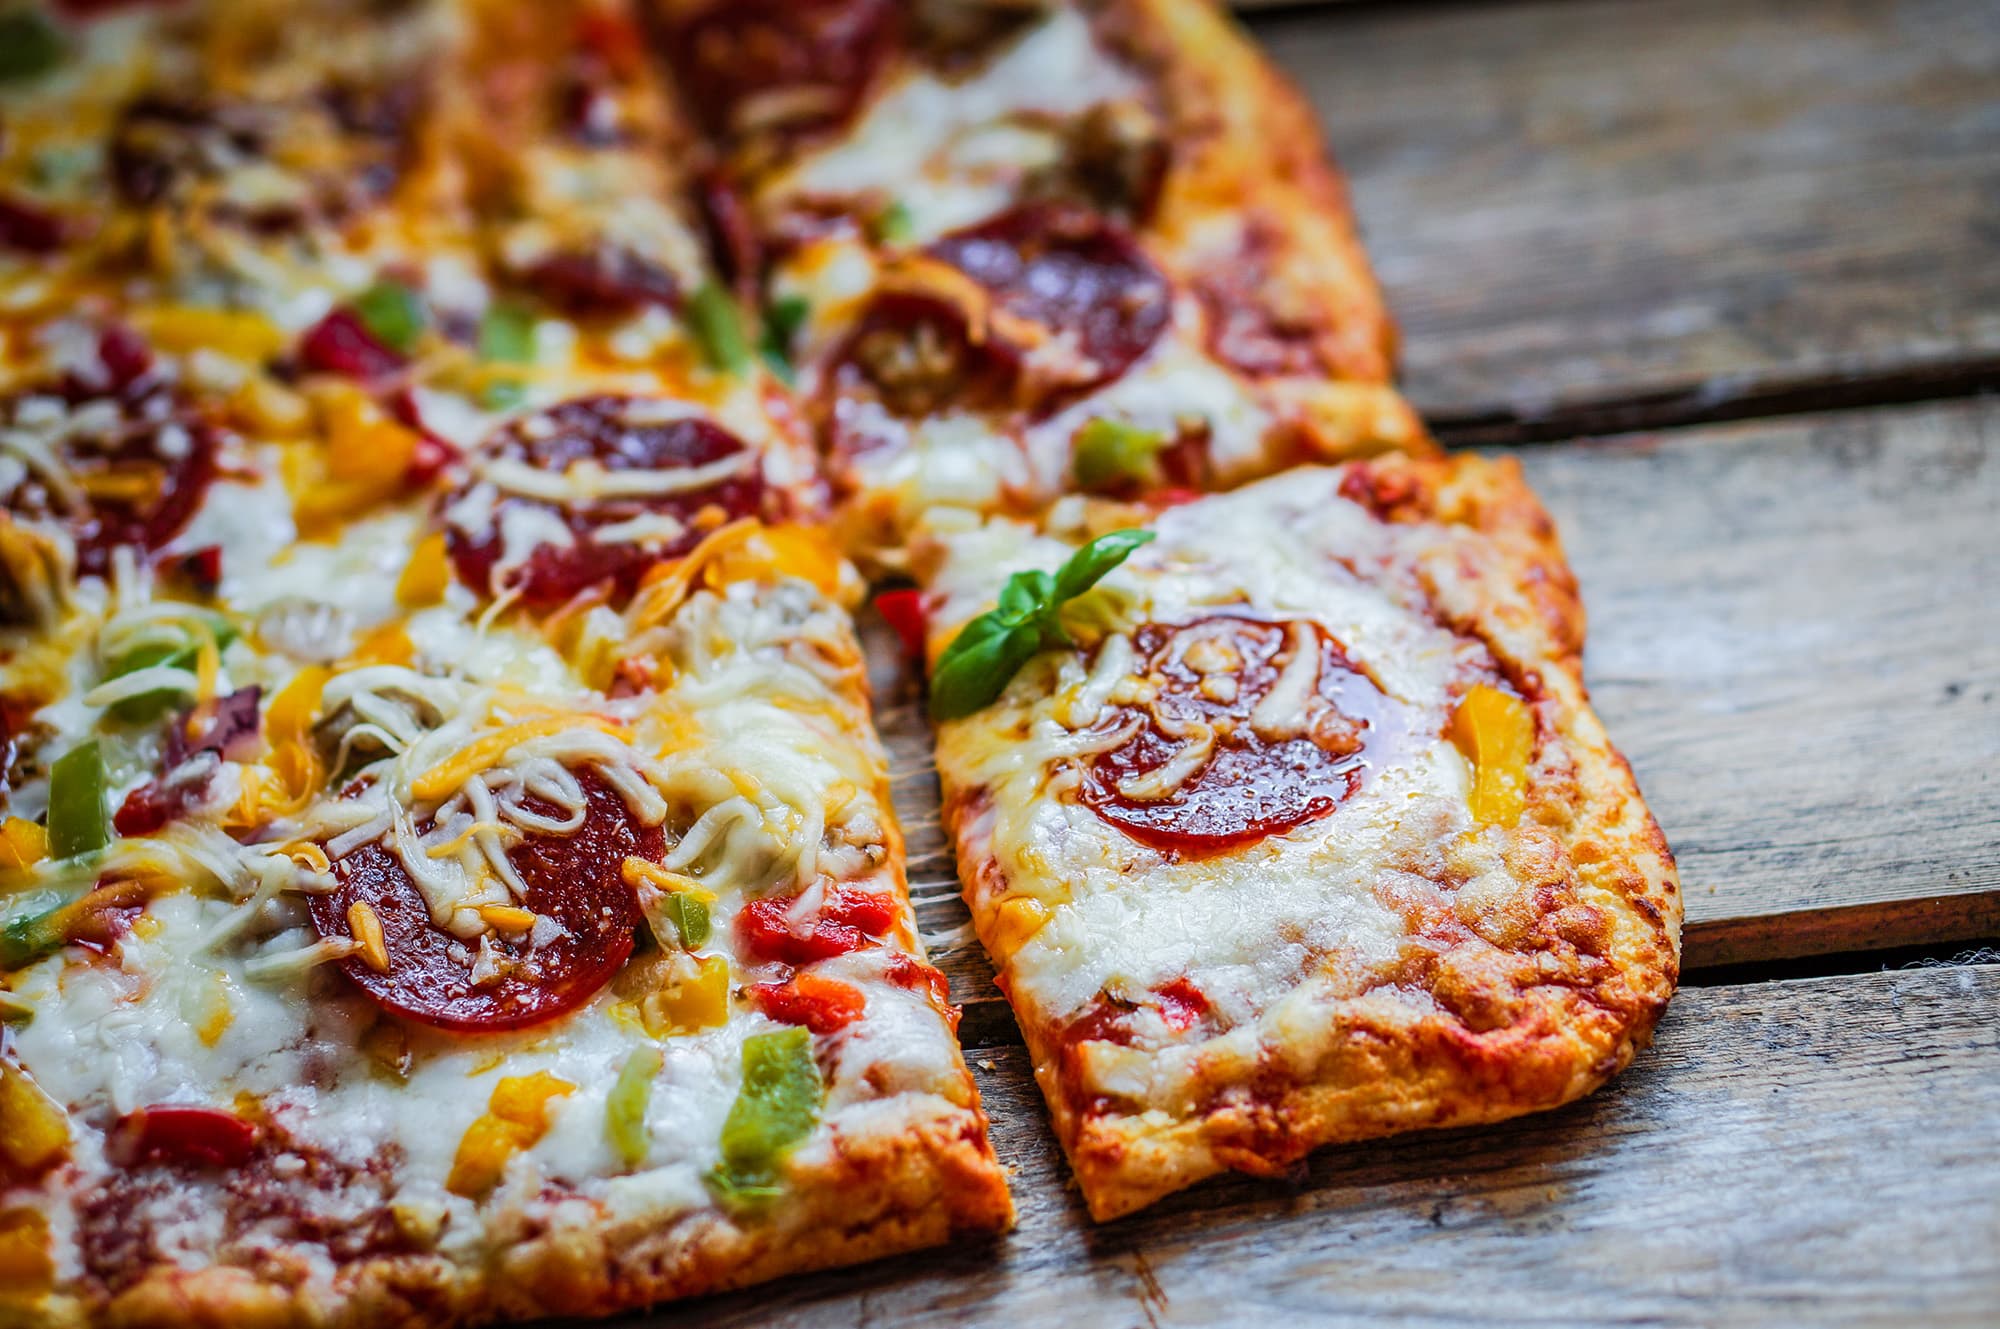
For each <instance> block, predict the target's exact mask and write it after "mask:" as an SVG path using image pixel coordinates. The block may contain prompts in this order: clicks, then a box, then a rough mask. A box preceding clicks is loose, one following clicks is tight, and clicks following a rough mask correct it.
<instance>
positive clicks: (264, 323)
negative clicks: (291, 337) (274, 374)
mask: <svg viewBox="0 0 2000 1329" xmlns="http://www.w3.org/2000/svg"><path fill="white" fill-rule="evenodd" d="M133 322H134V323H136V324H138V327H139V331H141V332H143V333H145V334H146V340H147V341H150V342H151V343H153V345H155V346H157V347H159V348H160V349H161V350H163V351H170V352H172V353H174V354H176V355H186V354H188V353H190V352H192V351H215V352H217V353H219V354H222V355H226V356H228V357H229V358H231V359H232V360H247V361H250V362H252V363H262V362H263V361H266V360H269V359H271V358H272V357H274V356H276V355H277V354H278V352H280V351H282V350H284V349H285V334H284V330H283V329H281V328H279V327H278V325H277V324H275V323H273V322H271V320H269V319H267V318H265V317H264V316H263V315H262V314H253V313H249V312H247V311H245V310H239V309H203V308H200V307H199V306H195V305H160V306H156V307H155V308H152V309H146V310H141V311H139V312H138V313H137V314H136V315H134V317H133Z"/></svg>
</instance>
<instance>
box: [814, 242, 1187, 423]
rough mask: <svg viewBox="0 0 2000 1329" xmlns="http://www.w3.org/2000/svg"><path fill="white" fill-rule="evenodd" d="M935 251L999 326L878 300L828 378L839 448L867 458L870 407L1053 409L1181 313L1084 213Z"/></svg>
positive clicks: (910, 296)
mask: <svg viewBox="0 0 2000 1329" xmlns="http://www.w3.org/2000/svg"><path fill="white" fill-rule="evenodd" d="M926 252H927V253H928V254H929V255H930V256H931V257H932V258H935V259H937V260H939V261H941V262H944V263H948V264H950V265H951V266H952V267H954V268H957V269H958V270H959V271H960V272H962V273H964V274H965V275H966V276H967V277H970V278H971V279H972V280H973V281H975V282H977V283H979V285H981V286H983V287H984V288H986V290H987V291H988V292H990V293H991V296H992V300H993V316H992V317H991V318H990V319H987V320H985V321H984V325H983V326H981V327H979V329H978V330H977V332H975V331H974V329H973V326H972V324H971V322H970V319H969V316H968V314H967V312H966V311H965V310H964V309H962V308H960V307H959V306H958V305H956V304H954V303H952V302H951V301H949V300H946V299H942V298H940V297H937V296H932V295H925V294H919V293H915V292H910V291H885V292H883V293H881V294H879V295H877V296H876V297H875V298H874V299H873V300H871V301H870V302H869V304H868V308H867V310H866V311H865V312H864V313H863V314H862V316H861V318H860V319H859V320H858V321H857V323H856V326H855V330H854V332H853V333H852V334H851V335H850V336H849V337H848V340H847V342H846V344H845V345H844V347H843V348H842V350H841V351H840V352H839V353H838V354H837V355H836V357H835V363H834V368H833V371H832V374H831V378H830V382H831V390H832V392H833V393H834V397H835V402H834V409H833V414H834V428H833V433H834V447H835V450H837V451H847V452H860V451H866V450H867V447H868V445H869V439H870V433H869V430H868V427H867V423H866V417H867V414H868V412H867V411H866V410H857V409H856V403H859V402H873V403H875V404H878V405H879V407H880V408H881V409H884V410H886V411H888V412H889V413H890V414H891V415H894V416H898V417H901V418H903V419H906V420H913V419H922V418H924V417H926V416H931V415H935V414H938V413H939V412H941V411H944V410H946V409H950V408H956V409H960V410H970V411H982V412H993V411H999V410H1003V409H1007V408H1009V407H1016V406H1018V407H1021V408H1025V409H1028V410H1034V411H1047V410H1049V409H1052V408H1054V407H1055V406H1057V405H1059V404H1060V403H1061V402H1063V401H1065V400H1067V399H1069V398H1071V397H1074V396H1075V395H1077V394H1078V393H1082V392H1087V391H1089V390H1090V389H1092V388H1095V387H1099V386H1101V385H1102V384H1105V383H1108V382H1110V381H1111V380H1113V379H1115V378H1117V377H1118V376H1119V375H1121V374H1123V373H1124V372H1125V371H1126V370H1127V369H1129V368H1131V367H1132V365H1133V363H1134V362H1135V361H1137V360H1138V359H1139V357H1140V356H1142V355H1144V354H1145V353H1146V351H1147V350H1148V349H1149V348H1150V347H1151V346H1152V344H1153V343H1154V342H1155V341H1156V340H1158V339H1159V336H1160V334H1161V332H1162V331H1164V330H1165V328H1166V326H1167V322H1168V319H1169V317H1170V315H1171V313H1172V309H1171V303H1172V294H1173V292H1172V288H1171V286H1170V285H1169V283H1168V281H1167V279H1166V277H1165V276H1163V275H1162V274H1161V272H1160V270H1159V269H1158V268H1156V267H1155V266H1153V263H1152V261H1151V260H1150V259H1148V258H1147V257H1146V255H1145V254H1144V253H1142V252H1141V251H1140V249H1139V247H1138V245H1137V244H1136V243H1135V242H1134V241H1133V239H1132V237H1131V236H1130V235H1129V234H1127V233H1126V232H1125V231H1124V230H1123V229H1122V228H1120V227H1118V226H1117V225H1115V224H1114V223H1112V222H1109V221H1106V220H1105V219H1104V218H1102V217H1100V216H1098V215H1097V214H1095V213H1094V212H1091V211H1089V210H1087V209H1083V208H1077V207H1071V206H1067V205H1063V204H1054V203H1036V204H1029V205H1025V206H1023V207H1019V208H1016V209H1014V210H1013V211H1011V212H1007V213H1003V214H1002V215H1001V216H999V217H996V218H994V219H993V220H991V221H988V222H983V223H981V224H980V225H978V226H973V227H969V228H967V229H965V230H961V231H954V232H953V233H951V234H950V235H947V236H945V237H943V238H942V239H940V240H938V241H936V242H935V243H934V244H932V245H931V246H929V248H928V249H927V250H926ZM852 440H859V442H854V441H852Z"/></svg>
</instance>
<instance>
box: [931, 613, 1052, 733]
mask: <svg viewBox="0 0 2000 1329" xmlns="http://www.w3.org/2000/svg"><path fill="white" fill-rule="evenodd" d="M982 625H984V626H982ZM975 629H979V631H975ZM968 636H971V637H972V640H971V641H970V642H967V637H968ZM961 643H964V644H963V645H962V644H961ZM1041 649H1042V633H1041V629H1040V627H1039V626H1038V625H1036V624H1015V625H1014V626H1012V627H1009V626H1008V625H1007V624H1005V623H1002V622H1000V621H999V620H998V619H997V618H975V619H974V620H972V622H970V623H968V624H966V625H965V631H963V632H961V633H959V635H958V636H957V637H956V638H954V639H953V640H952V643H951V645H950V646H948V647H946V648H945V653H944V654H943V655H941V656H939V657H938V663H937V669H936V671H935V672H933V673H932V674H931V703H930V712H931V719H933V720H956V719H959V718H960V717H961V716H967V715H970V714H972V713H973V712H974V711H977V710H980V709H983V708H984V707H986V706H988V705H991V704H992V701H993V699H994V698H995V697H998V696H999V695H1000V694H1001V692H1002V691H1004V690H1005V689H1006V687H1007V684H1008V682H1009V681H1010V680H1011V679H1012V678H1013V677H1014V675H1016V674H1018V673H1020V672H1021V666H1022V665H1024V664H1026V663H1028V661H1029V660H1031V659H1033V658H1034V655H1035V652H1037V651H1039V650H1041Z"/></svg>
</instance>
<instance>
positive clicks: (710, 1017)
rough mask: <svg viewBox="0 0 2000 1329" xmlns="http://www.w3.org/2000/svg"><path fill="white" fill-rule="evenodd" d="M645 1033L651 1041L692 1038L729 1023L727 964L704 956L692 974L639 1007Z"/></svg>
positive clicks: (696, 963) (716, 958) (724, 961)
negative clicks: (684, 1035)
mask: <svg viewBox="0 0 2000 1329" xmlns="http://www.w3.org/2000/svg"><path fill="white" fill-rule="evenodd" d="M641 1014H642V1017H643V1018H644V1020H645V1023H646V1031H647V1032H648V1033H650V1034H652V1035H653V1036H654V1037H655V1038H670V1037H672V1036H673V1035H675V1034H696V1033H700V1032H701V1031H702V1030H704V1029H714V1028H716V1027H717V1026H719V1025H722V1024H725V1023H727V1022H728V1020H729V961H727V960H725V959H724V958H723V957H721V956H720V955H704V956H702V957H701V958H700V959H698V960H697V961H695V972H694V973H693V974H692V975H689V976H687V977H683V978H677V979H674V980H673V981H671V982H669V983H668V984H667V986H666V987H665V988H663V989H661V990H660V991H659V992H657V993H654V994H653V995H652V996H651V997H649V998H648V999H647V1001H646V1002H645V1004H644V1005H643V1006H642V1007H641Z"/></svg>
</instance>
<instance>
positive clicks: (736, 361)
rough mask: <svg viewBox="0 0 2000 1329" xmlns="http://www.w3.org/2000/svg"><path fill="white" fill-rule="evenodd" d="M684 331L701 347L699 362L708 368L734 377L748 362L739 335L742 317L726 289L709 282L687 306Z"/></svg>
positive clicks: (746, 344)
mask: <svg viewBox="0 0 2000 1329" xmlns="http://www.w3.org/2000/svg"><path fill="white" fill-rule="evenodd" d="M687 321H688V330H689V331H691V332H692V333H693V334H694V339H695V343H696V344H697V345H698V346H700V347H701V355H702V359H704V360H706V361H707V362H708V366H709V368H711V369H720V370H722V371H723V372H725V373H730V374H734V373H737V372H739V371H741V370H742V368H743V366H744V365H745V364H747V363H748V362H749V360H750V344H749V342H748V341H747V340H746V339H745V337H744V335H743V316H742V314H741V313H740V312H739V311H738V310H737V308H736V301H735V300H734V299H732V298H731V297H730V294H729V292H728V290H727V289H725V288H724V287H722V286H721V285H719V284H717V283H715V282H709V283H708V284H707V285H705V286H703V287H702V288H701V289H700V290H698V291H696V292H695V293H694V296H693V298H691V299H690V300H689V301H688V303H687Z"/></svg>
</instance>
